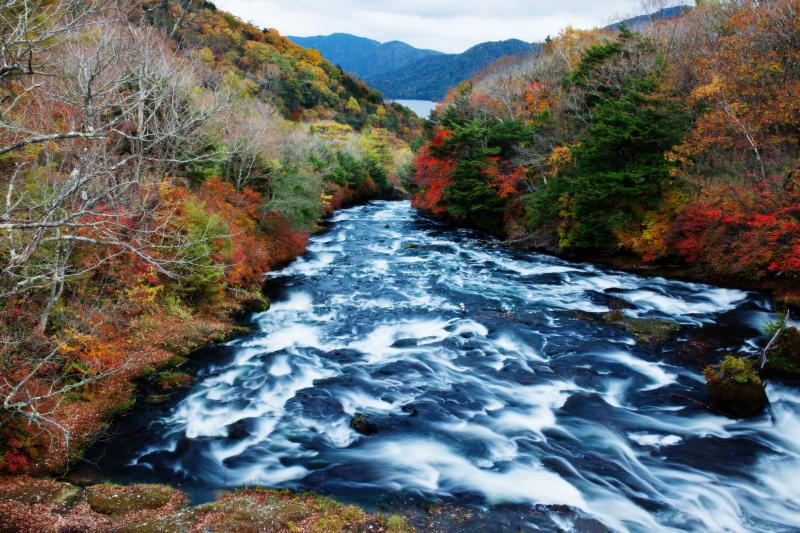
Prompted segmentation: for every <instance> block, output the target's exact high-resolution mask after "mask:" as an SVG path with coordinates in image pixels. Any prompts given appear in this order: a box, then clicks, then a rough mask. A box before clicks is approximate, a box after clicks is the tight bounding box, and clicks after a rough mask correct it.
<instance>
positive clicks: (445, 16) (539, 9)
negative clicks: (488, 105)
mask: <svg viewBox="0 0 800 533" xmlns="http://www.w3.org/2000/svg"><path fill="white" fill-rule="evenodd" d="M216 4H217V6H218V7H220V8H221V9H225V10H227V11H231V12H232V13H234V14H236V15H238V16H239V17H241V18H243V19H244V20H247V21H250V22H252V23H254V24H256V25H257V26H259V27H269V28H275V29H277V30H278V31H280V32H281V33H282V34H284V35H302V36H307V35H328V34H330V33H335V32H344V33H352V34H354V35H360V36H363V37H369V38H372V39H375V40H378V41H381V42H385V41H393V40H399V41H405V42H407V43H409V44H412V45H414V46H417V47H420V48H431V49H434V50H441V51H443V52H462V51H464V50H466V49H467V48H469V47H470V46H472V45H475V44H478V43H481V42H485V41H499V40H503V39H510V38H517V39H522V40H524V41H531V42H532V41H541V40H543V39H544V38H545V37H546V36H547V35H555V34H557V33H558V32H559V31H560V30H561V29H562V28H564V27H566V26H570V25H571V26H575V27H578V28H591V27H594V26H603V25H605V24H607V23H609V22H611V21H612V20H617V19H619V18H621V17H622V16H628V15H631V14H637V13H638V12H639V11H640V9H639V5H640V0H606V1H605V2H597V1H596V0H492V1H487V0H217V1H216Z"/></svg>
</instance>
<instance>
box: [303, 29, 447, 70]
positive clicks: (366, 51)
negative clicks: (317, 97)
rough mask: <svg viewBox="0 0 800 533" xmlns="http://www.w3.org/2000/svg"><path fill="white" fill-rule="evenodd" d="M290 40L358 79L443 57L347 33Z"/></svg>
mask: <svg viewBox="0 0 800 533" xmlns="http://www.w3.org/2000/svg"><path fill="white" fill-rule="evenodd" d="M289 40H290V41H292V42H294V43H295V44H297V45H300V46H303V47H305V48H314V49H315V50H319V52H320V53H322V55H323V56H325V57H326V58H327V59H328V60H330V61H333V62H334V63H336V64H338V65H339V66H340V67H342V69H344V70H345V71H346V72H353V73H355V74H357V75H358V76H359V77H361V78H368V77H370V76H376V75H379V74H383V73H384V72H388V71H391V70H394V69H398V68H401V67H405V66H406V65H409V64H411V63H413V62H415V61H419V60H421V59H424V58H426V57H430V56H437V55H443V54H442V53H441V52H436V51H434V50H424V49H420V48H414V47H413V46H411V45H409V44H406V43H403V42H400V41H391V42H388V43H380V42H378V41H373V40H372V39H367V38H365V37H357V36H355V35H350V34H348V33H334V34H332V35H328V36H316V37H289Z"/></svg>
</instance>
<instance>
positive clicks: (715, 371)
mask: <svg viewBox="0 0 800 533" xmlns="http://www.w3.org/2000/svg"><path fill="white" fill-rule="evenodd" d="M705 375H706V379H707V380H708V381H728V380H730V381H734V382H736V383H741V384H746V383H753V384H755V385H761V378H760V377H759V375H758V371H757V370H756V362H755V360H753V359H745V358H743V357H735V356H733V355H728V356H725V359H723V360H722V363H720V365H719V368H714V367H708V368H706V370H705Z"/></svg>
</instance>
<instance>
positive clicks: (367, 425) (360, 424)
mask: <svg viewBox="0 0 800 533" xmlns="http://www.w3.org/2000/svg"><path fill="white" fill-rule="evenodd" d="M350 427H351V428H352V429H353V430H355V431H357V432H359V433H361V434H362V435H374V434H375V433H377V432H378V426H377V425H376V424H375V423H374V422H371V421H370V420H369V419H368V418H367V417H366V416H364V415H362V414H357V415H356V416H354V417H353V419H352V420H351V421H350Z"/></svg>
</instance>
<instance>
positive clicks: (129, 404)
mask: <svg viewBox="0 0 800 533" xmlns="http://www.w3.org/2000/svg"><path fill="white" fill-rule="evenodd" d="M134 405H136V398H134V397H130V398H128V399H127V400H125V401H123V402H120V403H118V404H116V405H115V406H114V407H113V408H111V409H110V410H109V411H108V416H110V417H115V416H118V415H121V414H124V413H127V412H128V411H130V410H131V409H133V406H134Z"/></svg>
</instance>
